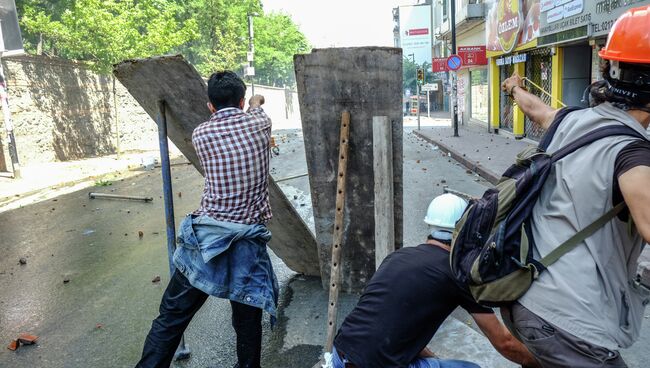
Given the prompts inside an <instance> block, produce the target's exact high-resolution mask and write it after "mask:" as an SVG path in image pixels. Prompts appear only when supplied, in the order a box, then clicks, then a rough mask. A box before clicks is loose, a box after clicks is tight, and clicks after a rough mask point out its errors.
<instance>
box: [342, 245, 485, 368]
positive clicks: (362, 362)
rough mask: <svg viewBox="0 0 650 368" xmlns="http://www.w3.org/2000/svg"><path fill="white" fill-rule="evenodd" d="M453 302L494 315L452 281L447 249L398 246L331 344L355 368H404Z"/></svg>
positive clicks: (463, 288) (425, 246)
mask: <svg viewBox="0 0 650 368" xmlns="http://www.w3.org/2000/svg"><path fill="white" fill-rule="evenodd" d="M458 306H461V307H463V308H464V309H465V310H467V311H468V312H469V313H493V312H492V310H491V309H489V308H486V307H482V306H480V305H478V304H477V303H476V302H475V301H474V299H473V298H472V295H471V294H470V292H469V290H468V288H467V286H465V285H462V284H460V283H459V282H458V281H456V279H455V278H454V276H453V275H452V273H451V268H450V266H449V252H448V251H446V250H444V249H442V248H439V247H437V246H435V245H430V244H422V245H419V246H417V247H406V248H402V249H399V250H397V251H395V252H393V253H391V254H390V255H389V256H388V257H386V259H385V260H384V262H382V264H381V266H380V267H379V269H378V270H377V272H375V274H374V276H373V277H372V279H371V280H370V282H369V283H368V285H367V286H366V289H365V290H364V292H363V295H362V296H361V298H360V299H359V303H358V304H357V306H356V308H354V310H353V311H352V312H351V313H350V314H349V315H348V316H347V318H346V319H345V321H343V324H342V326H341V328H340V329H339V332H338V334H337V336H336V339H335V340H334V346H335V347H336V349H337V350H338V351H339V352H340V353H343V354H344V355H345V356H346V358H347V359H348V360H349V361H350V362H351V363H353V364H354V365H356V366H358V367H360V368H375V367H387V368H390V367H407V366H408V364H409V363H410V362H411V361H413V360H414V359H415V358H416V357H417V356H418V353H420V351H422V349H424V347H426V345H427V344H428V343H429V341H430V340H431V338H432V337H433V335H434V334H435V333H436V331H437V330H438V328H439V327H440V325H441V324H442V322H443V321H444V320H445V319H446V318H447V317H448V316H449V314H451V312H453V311H454V309H456V307H458Z"/></svg>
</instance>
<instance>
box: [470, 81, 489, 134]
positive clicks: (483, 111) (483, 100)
mask: <svg viewBox="0 0 650 368" xmlns="http://www.w3.org/2000/svg"><path fill="white" fill-rule="evenodd" d="M469 79H470V96H469V98H470V104H471V106H470V116H471V117H472V119H476V120H480V121H482V122H487V120H488V72H487V69H478V70H472V71H471V72H470V78H469Z"/></svg>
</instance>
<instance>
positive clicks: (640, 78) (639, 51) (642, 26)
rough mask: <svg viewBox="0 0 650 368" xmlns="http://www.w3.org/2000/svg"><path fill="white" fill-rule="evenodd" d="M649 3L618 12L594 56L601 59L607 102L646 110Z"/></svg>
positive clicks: (649, 59)
mask: <svg viewBox="0 0 650 368" xmlns="http://www.w3.org/2000/svg"><path fill="white" fill-rule="evenodd" d="M649 25H650V5H646V6H641V7H638V8H634V9H630V10H628V11H626V12H625V13H624V14H623V15H621V16H620V17H619V18H618V19H617V20H616V22H615V23H614V25H613V26H612V29H611V30H610V31H609V36H608V37H607V44H606V45H605V47H604V48H603V49H602V50H600V52H599V53H598V55H600V57H601V58H603V59H605V61H606V63H605V65H604V70H603V78H604V79H605V81H606V89H607V94H608V95H609V98H610V99H609V101H610V102H613V103H619V104H621V106H623V108H625V109H630V108H635V109H640V110H643V111H648V112H650V107H648V104H650V32H649V31H648V27H649Z"/></svg>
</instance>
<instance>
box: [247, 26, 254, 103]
mask: <svg viewBox="0 0 650 368" xmlns="http://www.w3.org/2000/svg"><path fill="white" fill-rule="evenodd" d="M254 56H255V45H254V44H253V14H250V13H249V14H248V54H247V59H248V73H247V74H248V75H249V77H250V78H251V96H255V61H254Z"/></svg>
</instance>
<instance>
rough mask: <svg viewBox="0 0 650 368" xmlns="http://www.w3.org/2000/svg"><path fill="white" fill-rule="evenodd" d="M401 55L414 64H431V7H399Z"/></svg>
mask: <svg viewBox="0 0 650 368" xmlns="http://www.w3.org/2000/svg"><path fill="white" fill-rule="evenodd" d="M399 29H400V43H401V45H400V46H401V47H402V55H404V57H405V58H407V59H410V60H414V61H415V63H416V64H418V65H422V64H424V63H427V64H430V63H431V47H432V46H431V36H432V35H431V5H414V6H400V7H399Z"/></svg>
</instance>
